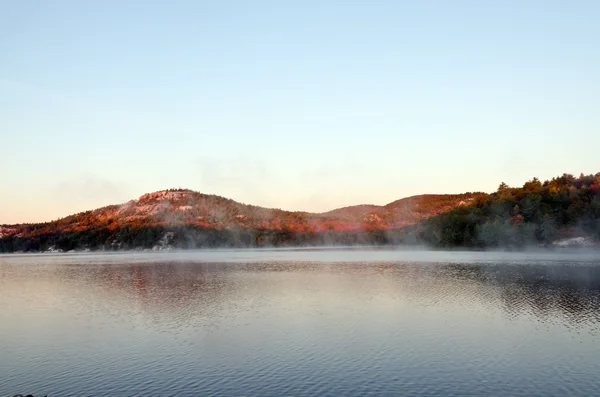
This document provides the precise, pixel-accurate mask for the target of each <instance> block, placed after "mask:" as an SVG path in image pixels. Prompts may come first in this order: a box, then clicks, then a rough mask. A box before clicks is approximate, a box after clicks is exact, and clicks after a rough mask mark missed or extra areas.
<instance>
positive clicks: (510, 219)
mask: <svg viewBox="0 0 600 397" xmlns="http://www.w3.org/2000/svg"><path fill="white" fill-rule="evenodd" d="M405 231H406V232H407V233H408V234H409V235H410V236H411V239H412V240H419V241H423V242H426V243H428V244H430V245H433V246H438V247H516V248H518V247H524V246H530V245H537V246H540V245H542V246H547V245H550V244H552V243H554V244H555V245H557V243H558V245H560V244H563V243H565V241H564V240H565V239H571V241H573V242H576V243H577V244H580V245H581V244H583V245H596V246H597V245H598V240H599V239H600V173H597V174H596V175H583V174H582V175H580V176H579V177H575V176H573V175H570V174H564V175H563V176H561V177H557V178H553V179H552V180H549V181H545V182H543V183H542V182H541V181H539V180H538V179H537V178H534V179H532V180H530V181H528V182H526V183H525V184H524V185H523V186H522V187H518V188H513V187H509V186H507V185H506V184H504V183H502V184H500V186H499V187H498V190H497V192H495V193H493V194H490V195H481V196H478V197H476V198H475V199H474V200H473V202H472V203H471V205H470V206H465V207H458V208H455V209H453V210H451V211H449V212H446V213H444V214H441V215H439V216H436V217H432V218H429V219H427V220H425V221H423V222H422V223H420V224H418V225H417V226H415V227H411V228H410V230H405ZM561 240H562V242H561Z"/></svg>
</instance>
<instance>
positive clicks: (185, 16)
mask: <svg viewBox="0 0 600 397" xmlns="http://www.w3.org/2000/svg"><path fill="white" fill-rule="evenodd" d="M598 15H600V2H597V1H593V0H587V1H585V0H575V1H570V2H567V1H546V0H527V1H517V0H509V1H489V2H481V1H474V0H471V1H466V0H457V1H453V2H443V1H435V0H432V1H423V2H408V1H396V0H380V1H377V2H357V1H341V0H332V1H327V2H323V1H314V0H308V1H303V2H277V1H266V0H257V1H253V2H247V3H244V2H233V1H220V2H213V1H191V0H190V1H174V2H142V1H135V0H133V1H128V2H118V1H114V0H107V1H102V2H79V1H74V0H66V1H61V2H42V1H5V2H0V65H2V66H1V67H0V126H1V127H0V169H2V171H3V172H2V179H1V181H0V224H11V223H21V222H41V221H50V220H54V219H58V218H60V217H64V216H67V215H70V214H73V213H77V212H81V211H85V210H89V209H94V208H98V207H101V206H106V205H110V204H119V203H123V202H126V201H129V200H131V199H136V198H138V197H139V196H141V195H142V194H144V193H148V192H153V191H157V190H164V189H169V188H186V189H191V190H195V191H200V192H202V193H206V194H216V195H219V196H224V197H228V198H231V199H234V200H236V201H239V202H243V203H246V204H253V205H260V206H264V207H271V208H281V209H285V210H298V211H300V210H302V211H311V212H324V211H328V210H332V209H335V208H339V207H345V206H349V205H357V204H377V205H384V204H387V203H389V202H392V201H395V200H398V199H400V198H403V197H408V196H412V195H417V194H425V193H463V192H467V191H471V192H474V191H484V192H492V191H494V190H496V188H497V186H498V185H499V184H500V182H503V181H504V182H506V183H507V184H509V185H511V186H521V185H522V184H523V183H524V182H525V181H527V180H529V179H531V178H533V177H538V178H540V179H541V180H544V179H549V178H552V177H554V176H557V175H561V174H563V173H565V172H566V173H572V174H576V175H578V174H579V173H581V172H583V173H586V174H589V173H596V172H600V160H599V159H600V156H599V155H598V148H599V147H600V112H599V111H598V109H600V75H599V74H598V70H600V51H598V43H599V41H600V24H598V23H597V16H598Z"/></svg>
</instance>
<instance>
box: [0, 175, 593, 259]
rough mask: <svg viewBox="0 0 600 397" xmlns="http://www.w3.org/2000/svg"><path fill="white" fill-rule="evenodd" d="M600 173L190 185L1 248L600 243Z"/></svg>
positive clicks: (40, 228) (52, 226)
mask: <svg viewBox="0 0 600 397" xmlns="http://www.w3.org/2000/svg"><path fill="white" fill-rule="evenodd" d="M599 240H600V173H597V174H595V175H583V174H582V175H580V176H579V177H575V176H573V175H570V174H563V175H562V176H560V177H556V178H553V179H551V180H548V181H545V182H541V181H539V180H538V179H537V178H533V179H532V180H530V181H528V182H526V183H525V184H524V185H523V186H522V187H518V188H513V187H509V186H507V185H506V184H504V183H502V184H500V186H499V187H498V190H497V191H496V192H494V193H492V194H485V193H464V194H454V195H443V194H440V195H419V196H413V197H407V198H404V199H400V200H397V201H394V202H392V203H389V204H387V205H384V206H377V205H366V204H365V205H357V206H351V207H345V208H339V209H335V210H332V211H328V212H324V213H310V212H300V211H296V212H292V211H283V210H280V209H273V208H263V207H257V206H253V205H247V204H242V203H239V202H236V201H234V200H231V199H227V198H224V197H220V196H215V195H207V194H202V193H199V192H195V191H192V190H186V189H170V190H164V191H159V192H154V193H149V194H145V195H143V196H141V197H140V198H138V199H137V200H131V201H129V202H127V203H124V204H120V205H111V206H108V207H104V208H99V209H96V210H91V211H86V212H82V213H79V214H75V215H71V216H68V217H66V218H63V219H59V220H57V221H53V222H47V223H40V224H21V225H3V226H0V252H15V251H22V252H31V251H35V252H39V251H53V250H61V251H69V250H84V249H89V250H118V249H164V248H171V247H175V248H205V247H264V246H306V245H357V244H359V245H360V244H366V245H382V244H426V245H428V246H432V247H445V248H449V247H469V248H489V247H507V248H522V247H525V246H529V245H536V246H551V245H555V246H564V245H569V244H571V243H573V244H578V245H586V244H588V245H590V244H591V245H598V241H599Z"/></svg>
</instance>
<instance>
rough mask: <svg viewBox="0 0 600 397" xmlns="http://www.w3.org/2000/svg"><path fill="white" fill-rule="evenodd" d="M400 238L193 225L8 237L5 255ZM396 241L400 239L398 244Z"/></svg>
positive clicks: (0, 244)
mask: <svg viewBox="0 0 600 397" xmlns="http://www.w3.org/2000/svg"><path fill="white" fill-rule="evenodd" d="M401 235H402V232H400V231H398V230H396V231H387V230H372V231H322V232H294V231H290V230H275V229H257V230H244V229H238V230H232V229H212V228H201V227H196V226H188V225H186V226H178V227H164V226H147V227H129V226H124V227H120V228H119V229H118V230H110V229H108V228H106V227H101V228H97V229H92V228H90V229H86V230H83V231H69V232H53V233H47V234H38V235H35V236H27V237H24V236H21V237H19V236H8V237H4V238H2V239H0V252H4V253H8V252H45V251H48V250H61V251H64V252H68V251H72V250H86V249H89V250H92V251H97V250H102V251H118V250H132V249H153V248H162V249H164V248H176V249H200V248H253V247H286V246H329V245H340V246H352V245H385V244H390V243H392V242H395V243H401V242H402V239H401V238H400V236H401ZM391 236H395V237H394V238H393V241H392V238H391Z"/></svg>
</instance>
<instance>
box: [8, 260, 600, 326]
mask: <svg viewBox="0 0 600 397" xmlns="http://www.w3.org/2000/svg"><path fill="white" fill-rule="evenodd" d="M282 275H283V276H282ZM285 275H287V277H286V276H285ZM336 277H337V280H338V281H340V280H345V281H346V282H348V283H352V282H353V283H354V284H352V288H354V291H353V292H354V293H356V294H358V295H361V294H362V295H365V294H366V295H369V296H371V297H372V296H373V295H377V296H379V297H385V298H387V299H392V300H402V301H405V302H410V304H412V305H417V306H418V305H423V306H436V305H437V306H456V305H463V306H464V305H475V304H477V305H484V306H486V307H488V309H489V310H496V309H501V310H502V311H503V312H504V315H506V316H507V318H509V319H518V318H520V317H522V316H536V317H538V319H540V320H543V321H554V322H560V323H565V325H568V326H578V325H581V324H597V323H600V267H598V266H591V265H590V264H589V263H586V264H585V265H581V264H577V263H575V264H573V263H571V264H564V263H559V264H551V265H545V264H527V265H522V264H517V265H515V264H513V265H511V264H500V265H499V264H473V263H468V264H457V263H453V264H447V265H440V264H428V263H403V262H381V263H355V262H351V263H343V262H341V263H340V262H338V263H331V264H323V263H311V262H305V263H290V262H280V263H277V262H264V263H261V262H259V263H255V262H252V263H233V264H232V263H197V262H189V261H188V262H184V261H177V262H165V263H135V264H116V265H115V264H110V265H96V266H80V265H66V266H60V265H58V266H56V265H52V266H45V267H39V268H18V269H15V267H14V266H12V267H11V266H3V267H2V269H0V280H1V282H2V283H3V286H4V288H5V292H8V291H13V292H14V293H16V294H18V293H19V292H18V291H14V290H11V288H15V287H17V286H18V284H15V282H16V281H17V280H27V281H28V283H32V282H33V283H35V282H36V280H37V282H39V283H40V284H41V285H40V286H38V287H36V288H40V289H41V290H43V288H42V285H48V284H53V283H55V284H60V285H61V286H62V287H64V288H60V291H61V292H63V293H64V292H65V291H70V293H72V294H75V295H78V293H81V294H84V295H86V296H87V297H86V298H85V300H86V301H94V300H95V301H97V302H102V301H105V300H107V299H109V300H113V301H114V300H118V302H119V303H118V304H120V305H125V306H132V307H134V310H135V311H139V312H142V313H145V314H148V315H152V318H153V319H154V320H156V321H161V320H162V321H164V322H172V321H173V319H174V318H177V321H178V322H179V323H181V322H186V321H189V318H188V319H186V318H185V317H186V316H187V317H193V316H196V315H198V313H203V312H208V311H210V314H211V315H215V314H218V313H219V311H226V310H227V305H228V304H241V303H240V302H236V300H235V298H236V297H237V296H243V297H244V299H245V300H246V301H249V300H252V299H254V300H256V299H261V297H262V298H264V300H265V302H267V301H270V300H273V299H274V298H275V297H277V296H280V297H282V296H287V297H289V296H290V295H292V294H294V293H295V292H299V291H301V293H300V295H307V294H309V293H310V292H311V290H309V291H306V285H303V284H300V285H299V284H298V283H297V282H298V281H303V282H304V283H306V282H313V281H316V279H319V278H320V283H318V284H314V285H313V287H314V286H315V285H319V286H320V287H322V288H327V289H329V290H330V291H329V292H330V293H334V294H335V293H338V294H344V293H347V291H342V290H340V284H339V283H335V282H333V283H331V281H333V280H336ZM324 280H327V281H330V283H323V281H324ZM346 286H347V285H344V287H343V288H345V287H346ZM372 287H375V288H372ZM6 289H8V290H6ZM39 292H40V291H38V293H39ZM54 292H59V291H54ZM312 292H315V290H314V288H313V289H312ZM269 294H270V295H269ZM301 297H302V296H301ZM71 298H75V297H71ZM76 298H77V299H81V296H77V297H76ZM303 298H310V297H308V296H304V297H303ZM161 316H162V317H164V318H162V319H161Z"/></svg>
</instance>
